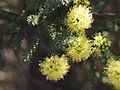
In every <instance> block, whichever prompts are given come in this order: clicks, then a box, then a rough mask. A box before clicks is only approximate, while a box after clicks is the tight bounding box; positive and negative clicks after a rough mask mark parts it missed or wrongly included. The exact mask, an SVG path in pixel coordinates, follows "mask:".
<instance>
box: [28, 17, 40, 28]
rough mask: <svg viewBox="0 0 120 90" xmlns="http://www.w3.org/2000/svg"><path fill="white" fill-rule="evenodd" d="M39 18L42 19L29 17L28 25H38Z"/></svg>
mask: <svg viewBox="0 0 120 90" xmlns="http://www.w3.org/2000/svg"><path fill="white" fill-rule="evenodd" d="M39 17H40V16H39V15H29V16H28V17H27V22H28V24H30V23H31V24H32V25H33V26H35V25H37V24H38V22H39Z"/></svg>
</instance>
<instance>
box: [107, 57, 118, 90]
mask: <svg viewBox="0 0 120 90" xmlns="http://www.w3.org/2000/svg"><path fill="white" fill-rule="evenodd" d="M105 74H106V76H107V77H106V80H107V82H108V83H109V84H111V85H113V86H114V87H115V89H116V90H120V61H116V60H115V59H114V58H111V59H110V60H109V61H108V63H107V66H106V68H105Z"/></svg>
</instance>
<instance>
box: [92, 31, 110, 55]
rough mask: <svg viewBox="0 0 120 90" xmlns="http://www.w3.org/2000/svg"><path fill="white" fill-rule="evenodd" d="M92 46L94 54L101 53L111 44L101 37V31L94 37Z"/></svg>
mask: <svg viewBox="0 0 120 90" xmlns="http://www.w3.org/2000/svg"><path fill="white" fill-rule="evenodd" d="M94 46H95V53H96V55H101V53H102V52H105V51H107V50H108V47H109V46H111V41H109V40H108V39H107V38H105V37H103V36H102V35H101V33H98V34H96V35H95V37H94Z"/></svg>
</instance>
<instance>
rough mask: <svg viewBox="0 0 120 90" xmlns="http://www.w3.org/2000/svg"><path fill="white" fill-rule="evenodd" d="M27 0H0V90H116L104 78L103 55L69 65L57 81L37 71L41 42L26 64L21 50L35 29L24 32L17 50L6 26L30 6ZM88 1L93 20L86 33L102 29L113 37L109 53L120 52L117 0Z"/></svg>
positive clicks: (119, 22)
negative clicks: (61, 78)
mask: <svg viewBox="0 0 120 90" xmlns="http://www.w3.org/2000/svg"><path fill="white" fill-rule="evenodd" d="M30 2H31V0H0V90H115V89H114V88H113V87H112V85H108V84H107V83H106V82H105V80H104V75H103V68H104V65H105V62H106V61H105V58H104V56H103V57H102V58H98V59H97V60H96V59H94V58H89V60H87V61H86V62H83V63H77V64H73V65H71V66H72V68H71V70H70V72H69V73H68V75H67V76H66V77H65V79H64V80H61V81H58V82H57V83H55V82H50V81H47V80H46V79H45V77H44V76H42V75H41V73H39V72H38V63H39V60H40V59H42V58H43V57H44V56H45V55H46V51H47V50H46V48H45V47H44V45H43V46H41V47H39V49H38V50H37V51H36V53H35V54H34V55H33V58H32V61H31V62H30V63H29V64H24V63H23V62H22V61H21V60H22V59H23V58H24V53H25V52H27V50H28V48H30V47H29V44H30V43H31V38H32V37H34V36H35V33H34V32H29V34H28V35H27V36H25V37H26V38H25V39H23V40H22V43H21V52H20V53H17V51H16V50H15V49H13V48H12V46H11V43H14V40H13V38H12V36H11V35H9V33H6V32H7V31H6V30H7V28H10V27H11V24H10V23H12V22H14V20H15V19H16V17H17V16H18V15H20V14H21V13H22V12H24V10H25V9H26V8H27V7H29V3H30ZM90 2H91V7H92V11H93V15H94V19H95V21H94V23H93V25H92V28H91V29H90V31H89V35H92V34H93V33H94V32H102V33H103V34H104V35H105V36H106V37H107V38H108V39H110V40H111V41H112V46H111V47H110V51H111V52H112V54H114V55H115V56H120V0H90ZM13 27H15V26H13ZM22 27H24V25H23V26H22ZM25 28H26V27H25ZM12 29H13V28H12ZM32 29H34V28H32ZM18 30H19V28H18ZM3 32H5V33H4V34H3ZM20 37H22V35H21V36H20ZM38 56H40V57H39V58H38Z"/></svg>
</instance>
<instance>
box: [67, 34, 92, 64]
mask: <svg viewBox="0 0 120 90" xmlns="http://www.w3.org/2000/svg"><path fill="white" fill-rule="evenodd" d="M91 49H92V43H91V40H88V39H87V38H86V37H85V36H81V37H77V38H75V40H74V41H73V42H72V43H71V44H69V47H68V48H67V50H66V53H67V55H68V56H69V57H71V59H72V61H73V62H81V61H85V60H87V59H88V57H89V56H90V55H91V53H92V52H91Z"/></svg>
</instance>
